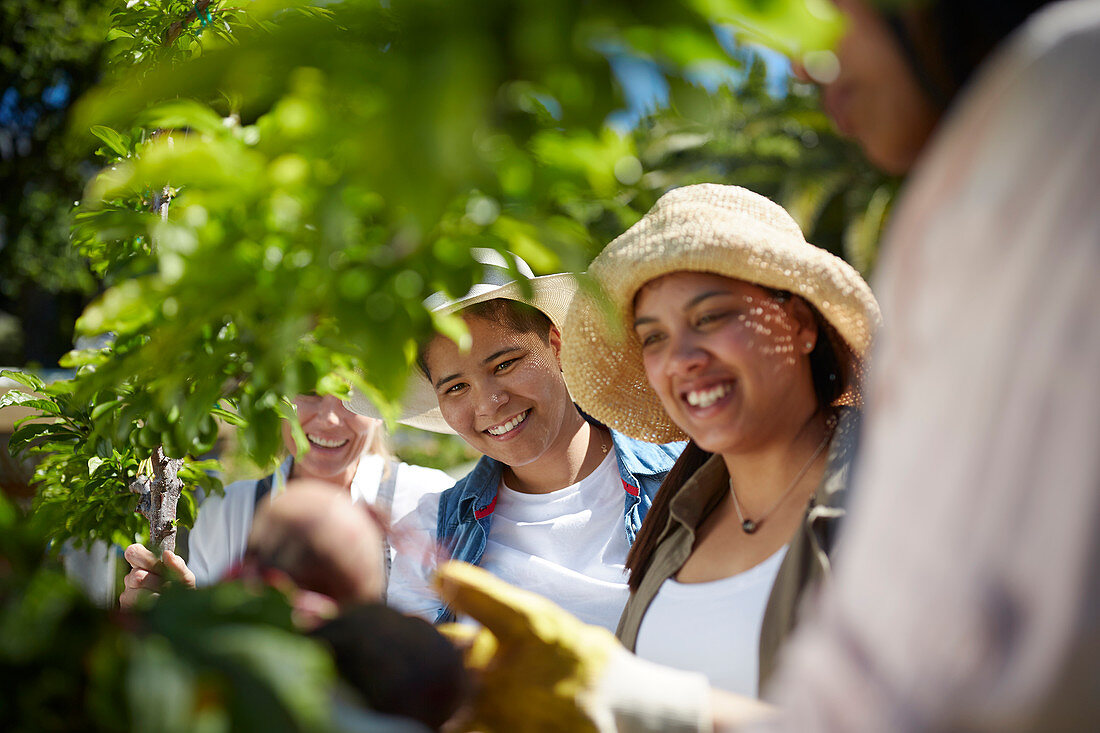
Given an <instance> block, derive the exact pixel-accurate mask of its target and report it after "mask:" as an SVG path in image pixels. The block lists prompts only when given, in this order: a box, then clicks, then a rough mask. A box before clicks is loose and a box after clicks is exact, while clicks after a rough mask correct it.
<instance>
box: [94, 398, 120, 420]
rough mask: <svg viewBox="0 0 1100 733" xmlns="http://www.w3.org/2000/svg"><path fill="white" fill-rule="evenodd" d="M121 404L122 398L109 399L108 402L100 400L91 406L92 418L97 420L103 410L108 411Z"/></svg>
mask: <svg viewBox="0 0 1100 733" xmlns="http://www.w3.org/2000/svg"><path fill="white" fill-rule="evenodd" d="M121 404H122V400H110V401H108V402H101V403H100V404H98V405H96V406H95V407H94V408H92V419H93V420H98V419H99V418H100V417H102V416H103V414H104V413H105V412H110V411H111V410H114V409H115V408H117V407H118V406H119V405H121Z"/></svg>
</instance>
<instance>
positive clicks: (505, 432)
mask: <svg viewBox="0 0 1100 733" xmlns="http://www.w3.org/2000/svg"><path fill="white" fill-rule="evenodd" d="M530 414H531V410H530V408H528V409H526V410H524V411H523V412H521V413H519V414H518V415H516V416H514V417H512V418H510V419H508V420H505V421H504V422H502V423H497V424H496V425H493V426H492V427H489V428H486V429H485V431H484V432H486V433H488V434H489V435H491V436H493V437H494V438H512V437H515V434H516V433H517V432H518V431H519V430H521V429H522V427H521V426H522V425H523V424H524V423H525V422H526V420H527V416H528V415H530Z"/></svg>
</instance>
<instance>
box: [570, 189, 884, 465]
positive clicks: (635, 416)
mask: <svg viewBox="0 0 1100 733" xmlns="http://www.w3.org/2000/svg"><path fill="white" fill-rule="evenodd" d="M684 270H686V271H692V272H710V273H715V274H718V275H724V276H726V277H730V278H734V279H737V280H744V281H746V282H750V283H755V284H757V285H761V286H763V287H767V288H775V289H779V290H785V291H788V292H790V293H794V294H796V295H799V296H801V297H802V298H804V299H805V300H806V301H807V302H809V303H810V304H812V305H813V306H814V308H816V309H817V310H818V312H819V313H820V314H821V315H822V316H823V317H824V318H825V320H826V321H827V322H828V323H829V324H830V325H831V326H832V327H833V328H834V329H835V330H836V332H837V334H838V335H839V336H840V337H841V338H843V339H844V340H845V341H846V342H847V344H848V346H849V347H850V348H851V350H852V352H853V353H854V354H855V355H857V356H858V357H865V356H866V353H867V349H868V347H869V346H870V343H871V336H872V334H873V332H874V331H875V329H876V328H877V327H878V325H879V322H880V320H881V316H880V314H879V309H878V303H877V302H876V301H875V298H874V296H873V295H872V294H871V289H870V288H869V287H868V286H867V283H866V282H864V280H863V278H862V277H860V275H859V273H857V272H856V271H855V270H854V269H853V268H852V267H851V266H850V265H849V264H848V263H846V262H844V260H842V259H840V258H839V257H836V256H835V255H832V254H830V253H829V252H826V251H825V250H823V249H820V248H818V247H815V246H813V245H812V244H809V243H808V242H806V239H805V238H804V237H803V235H802V230H801V229H799V227H798V224H796V223H795V221H794V219H792V218H791V216H790V214H788V213H787V212H786V211H785V210H784V209H783V207H781V206H779V205H778V204H775V203H773V202H772V201H770V200H768V199H767V198H765V197H763V196H760V195H759V194H755V193H753V192H751V191H748V190H746V189H743V188H739V187H737V186H721V185H717V184H710V183H704V184H699V185H694V186H684V187H683V188H678V189H675V190H673V191H670V192H668V193H666V194H665V195H664V196H662V197H661V198H660V199H659V200H658V201H657V203H656V204H655V205H654V206H653V208H652V209H650V211H649V213H647V214H646V215H645V216H644V217H642V219H641V220H640V221H639V222H638V223H636V224H635V225H634V226H632V227H631V228H630V229H628V230H626V232H624V233H623V234H622V235H621V236H619V237H618V238H617V239H615V240H614V241H612V242H611V243H610V244H609V245H607V247H606V248H605V249H604V250H603V252H601V253H600V254H599V256H597V257H596V259H595V260H593V262H592V264H591V265H590V266H589V270H588V273H589V276H590V278H591V279H592V280H593V281H594V284H595V285H596V286H597V288H595V289H594V290H595V291H600V290H602V291H603V294H604V295H606V298H607V302H606V303H601V302H600V300H599V297H598V295H599V294H598V293H597V292H590V289H587V288H582V289H581V291H580V292H578V294H577V297H576V298H575V299H574V300H573V305H572V308H571V310H570V312H569V317H568V320H567V321H566V327H565V328H564V329H563V330H562V334H563V343H562V354H561V360H562V368H563V370H564V372H565V379H566V382H567V383H568V384H569V388H570V392H571V393H572V395H573V398H574V399H575V400H576V401H577V404H578V405H580V406H581V408H582V409H583V410H585V411H586V412H587V413H588V414H590V415H592V416H593V417H594V418H596V419H597V420H600V421H601V422H603V423H604V424H605V425H607V426H608V427H611V428H614V429H616V430H619V431H620V432H623V433H625V434H626V435H629V436H631V437H635V438H641V439H643V440H649V441H653V442H659V443H660V442H667V441H671V440H683V439H685V438H686V437H687V436H686V435H685V434H684V432H683V431H682V430H680V428H679V427H677V426H676V424H675V423H673V422H672V420H670V419H669V417H668V414H667V413H666V412H665V409H664V407H663V406H662V405H661V401H660V399H659V398H658V397H657V393H656V392H654V391H653V388H652V387H650V385H649V382H648V380H647V379H646V375H645V370H644V368H643V366H642V347H641V344H640V343H639V341H638V338H637V336H636V335H635V334H634V331H633V329H632V328H629V324H631V323H632V322H633V320H634V296H635V295H636V294H637V292H638V290H639V289H640V288H641V287H642V286H643V285H645V284H646V283H647V282H649V281H650V280H654V279H656V278H659V277H661V276H662V275H667V274H668V273H671V272H678V271H684ZM601 306H603V307H601ZM605 314H607V315H605ZM609 318H613V319H615V321H616V322H611V321H609ZM848 366H854V365H848Z"/></svg>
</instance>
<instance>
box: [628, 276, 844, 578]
mask: <svg viewBox="0 0 1100 733" xmlns="http://www.w3.org/2000/svg"><path fill="white" fill-rule="evenodd" d="M765 290H767V291H768V293H769V294H771V295H772V297H774V298H776V299H777V300H780V301H785V300H789V299H790V298H791V297H792V296H791V294H790V293H788V292H787V291H785V290H774V289H771V288H765ZM807 305H809V306H810V310H811V311H813V314H814V319H815V320H816V321H817V326H818V338H817V343H816V344H815V345H814V349H813V351H811V352H810V357H809V358H810V375H811V377H812V379H813V384H814V394H815V395H816V397H817V403H818V406H819V407H820V408H821V409H822V410H824V411H826V412H831V411H833V410H834V409H835V408H836V407H838V406H840V405H853V406H858V405H859V404H860V396H859V394H860V392H859V382H860V378H861V376H862V360H861V359H859V357H858V356H856V354H855V352H853V351H852V348H851V347H850V346H848V344H847V342H845V341H844V339H842V338H841V337H840V335H839V334H838V333H837V332H836V329H834V328H833V327H832V326H831V325H830V324H829V322H828V321H826V320H825V318H824V317H822V315H821V314H820V313H818V311H817V309H816V308H814V307H813V306H812V305H810V304H809V303H807ZM713 455H714V454H713V453H710V452H708V451H705V450H703V449H702V448H700V447H699V446H698V445H696V443H695V441H694V440H689V441H688V444H687V447H685V448H684V452H683V453H681V454H680V457H679V458H677V459H676V463H674V464H673V465H672V468H671V469H670V470H669V472H668V474H667V475H666V476H665V480H664V481H662V482H661V487H660V488H659V489H658V490H657V494H656V495H655V496H654V497H653V505H652V506H650V508H649V513H648V514H646V518H645V521H644V522H642V526H641V528H640V529H639V530H638V535H637V537H635V539H634V544H633V546H632V547H631V548H630V552H629V553H627V556H626V569H627V570H628V571H629V572H630V578H629V580H628V583H629V585H630V590H631V591H636V590H638V587H639V586H640V585H641V583H642V578H644V577H645V574H646V571H647V570H648V569H649V565H650V563H651V562H653V554H654V552H655V551H656V550H657V545H659V544H660V542H661V539H662V536H663V535H664V531H665V527H666V525H667V524H668V517H669V505H670V504H671V502H672V497H674V496H675V495H676V494H677V493H678V492H679V490H680V487H682V486H683V485H684V484H685V483H687V481H688V479H690V478H691V477H692V476H693V475H694V474H695V472H696V471H698V470H699V469H700V468H701V467H702V466H703V464H704V463H706V462H707V461H708V460H710V458H711V456H713Z"/></svg>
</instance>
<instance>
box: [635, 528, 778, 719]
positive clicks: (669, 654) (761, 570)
mask: <svg viewBox="0 0 1100 733" xmlns="http://www.w3.org/2000/svg"><path fill="white" fill-rule="evenodd" d="M786 554H787V548H786V546H784V547H782V548H780V550H779V551H778V552H776V553H775V554H774V555H772V556H771V557H769V558H768V559H767V560H765V561H764V562H762V563H760V564H759V565H757V566H756V567H754V568H750V569H748V570H746V571H745V572H743V573H738V574H737V575H733V576H730V577H729V578H722V579H721V580H713V581H709V582H706V583H679V582H677V581H675V580H673V579H672V578H669V579H668V580H666V581H665V582H664V583H663V584H661V588H660V590H658V591H657V595H656V596H655V597H654V598H653V601H652V603H650V604H649V608H648V609H647V610H646V614H645V617H644V618H643V619H642V625H641V627H640V628H639V629H638V640H637V643H636V644H635V650H636V652H637V654H638V656H639V657H642V658H643V659H648V660H650V661H653V662H657V663H659V664H664V665H666V666H669V667H675V668H677V669H684V670H688V671H691V672H702V673H703V674H705V675H706V676H707V679H708V680H710V684H711V686H712V687H718V688H721V689H723V690H728V691H730V692H735V693H738V694H741V695H747V696H750V697H756V696H757V695H758V694H759V691H758V687H759V666H760V627H761V625H762V624H763V622H764V610H765V608H766V607H767V605H768V596H770V595H771V591H772V585H774V583H775V576H776V574H777V573H778V572H779V566H780V565H781V564H782V562H783V558H784V556H786Z"/></svg>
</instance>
